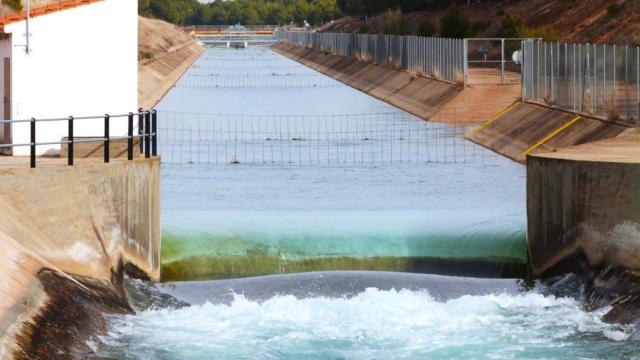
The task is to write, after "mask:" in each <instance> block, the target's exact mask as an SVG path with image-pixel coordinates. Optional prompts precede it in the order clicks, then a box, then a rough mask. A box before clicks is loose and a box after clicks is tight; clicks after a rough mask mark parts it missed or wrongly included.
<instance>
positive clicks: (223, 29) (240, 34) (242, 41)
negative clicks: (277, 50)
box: [185, 25, 277, 48]
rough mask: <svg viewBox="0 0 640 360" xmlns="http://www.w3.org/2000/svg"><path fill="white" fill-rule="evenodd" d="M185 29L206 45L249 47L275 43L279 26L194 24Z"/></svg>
mask: <svg viewBox="0 0 640 360" xmlns="http://www.w3.org/2000/svg"><path fill="white" fill-rule="evenodd" d="M185 30H187V31H188V32H190V33H191V35H192V36H193V37H195V38H196V39H197V40H199V41H201V42H202V43H203V44H204V45H205V46H210V47H215V46H224V47H228V48H247V47H249V46H270V45H273V44H274V43H275V41H276V39H275V33H276V30H277V27H275V26H272V25H248V26H243V25H232V26H194V27H189V28H186V29H185Z"/></svg>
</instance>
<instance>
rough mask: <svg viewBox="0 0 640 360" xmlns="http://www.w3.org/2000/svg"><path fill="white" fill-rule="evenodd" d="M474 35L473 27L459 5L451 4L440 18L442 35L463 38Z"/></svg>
mask: <svg viewBox="0 0 640 360" xmlns="http://www.w3.org/2000/svg"><path fill="white" fill-rule="evenodd" d="M473 35H474V31H473V27H472V26H471V23H470V22H469V19H468V18H467V16H466V15H465V14H464V13H463V12H462V10H461V9H460V8H459V7H457V6H455V5H453V6H450V7H449V9H447V11H446V12H445V13H444V15H442V17H441V18H440V36H442V37H447V38H456V39H461V38H465V37H472V36H473Z"/></svg>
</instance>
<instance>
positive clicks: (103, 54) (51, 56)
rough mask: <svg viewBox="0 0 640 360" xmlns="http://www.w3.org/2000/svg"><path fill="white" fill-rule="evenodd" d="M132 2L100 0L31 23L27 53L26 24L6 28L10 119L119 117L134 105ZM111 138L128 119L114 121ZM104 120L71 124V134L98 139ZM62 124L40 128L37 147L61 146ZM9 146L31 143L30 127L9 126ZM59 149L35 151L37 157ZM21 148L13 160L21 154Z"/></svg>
mask: <svg viewBox="0 0 640 360" xmlns="http://www.w3.org/2000/svg"><path fill="white" fill-rule="evenodd" d="M137 6H138V5H137V2H136V1H131V0H104V1H100V2H97V3H93V4H89V5H83V6H79V7H77V8H72V9H68V10H65V11H60V12H56V13H51V14H48V15H44V16H39V17H35V18H32V19H31V22H30V33H31V41H30V47H31V52H30V53H29V54H26V52H25V51H24V48H23V47H16V45H21V44H24V42H25V41H24V39H25V37H24V36H23V34H24V33H25V22H24V21H20V22H16V23H12V24H9V25H7V26H5V32H6V33H11V34H13V45H14V46H13V47H12V48H11V50H12V53H13V56H12V61H13V64H12V77H13V84H12V97H13V102H12V112H11V113H12V117H13V119H29V118H32V117H34V118H36V119H37V118H59V117H67V116H69V115H73V116H87V115H102V114H105V113H109V114H125V113H128V112H130V111H135V110H136V109H137V105H138V99H137V87H138V8H137ZM110 125H111V126H110V128H111V135H113V136H122V135H125V134H126V132H127V122H126V118H121V119H118V120H116V119H114V120H112V121H111V124H110ZM103 129H104V125H103V121H102V120H100V119H98V120H83V121H76V123H75V124H74V135H75V136H102V135H103V131H104V130H103ZM66 135H67V123H66V122H51V123H40V124H38V128H37V141H38V142H50V141H60V139H61V138H62V137H63V136H66ZM13 142H14V143H28V142H29V124H28V123H22V124H14V125H13ZM59 148H60V147H59V146H41V147H38V152H39V153H43V152H45V151H50V150H51V149H59ZM28 150H29V149H28V148H27V147H22V148H16V149H15V151H14V153H15V154H27V153H28Z"/></svg>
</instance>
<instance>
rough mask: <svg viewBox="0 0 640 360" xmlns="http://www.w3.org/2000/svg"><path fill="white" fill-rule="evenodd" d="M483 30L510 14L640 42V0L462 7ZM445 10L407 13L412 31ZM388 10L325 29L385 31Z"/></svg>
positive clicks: (567, 31) (531, 22)
mask: <svg viewBox="0 0 640 360" xmlns="http://www.w3.org/2000/svg"><path fill="white" fill-rule="evenodd" d="M461 9H462V11H463V12H464V14H465V15H466V16H467V17H468V19H469V21H470V22H471V23H472V24H474V25H475V26H476V27H477V28H478V31H477V33H476V36H493V35H494V34H496V32H497V30H498V29H499V28H500V26H501V24H502V19H503V18H504V17H505V15H508V16H511V17H513V18H517V19H520V20H521V21H522V22H523V23H524V24H525V25H526V26H528V27H531V28H541V29H542V28H544V29H546V30H548V31H549V32H550V33H553V34H555V35H556V36H557V38H558V39H559V40H560V41H567V42H591V43H618V44H636V45H638V44H640V1H639V0H561V1H560V0H497V1H490V2H480V3H474V4H471V5H467V6H461ZM444 12H445V10H438V11H426V12H412V13H406V14H402V17H403V18H404V19H406V20H408V21H407V23H408V25H409V32H410V33H414V34H415V33H416V32H417V31H418V28H419V26H420V24H421V23H423V22H424V20H428V21H429V22H430V23H432V24H433V25H434V26H435V27H436V32H435V35H438V31H437V28H438V26H439V19H440V17H441V16H442V15H443V14H444ZM388 16H389V15H388V14H383V15H378V16H374V17H370V18H367V19H366V20H365V19H361V18H355V17H346V18H342V19H338V20H336V21H333V22H331V23H329V24H327V25H326V26H324V27H323V28H322V29H321V30H322V31H336V32H356V31H360V30H363V29H366V30H367V32H371V33H381V32H384V28H385V23H386V22H387V20H386V19H387V18H388Z"/></svg>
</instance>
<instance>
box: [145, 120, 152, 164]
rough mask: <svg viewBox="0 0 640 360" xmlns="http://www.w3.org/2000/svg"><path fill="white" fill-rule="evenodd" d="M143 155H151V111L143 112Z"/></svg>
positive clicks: (147, 156)
mask: <svg viewBox="0 0 640 360" xmlns="http://www.w3.org/2000/svg"><path fill="white" fill-rule="evenodd" d="M144 157H145V158H147V159H148V158H150V157H151V112H150V111H145V113H144Z"/></svg>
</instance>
